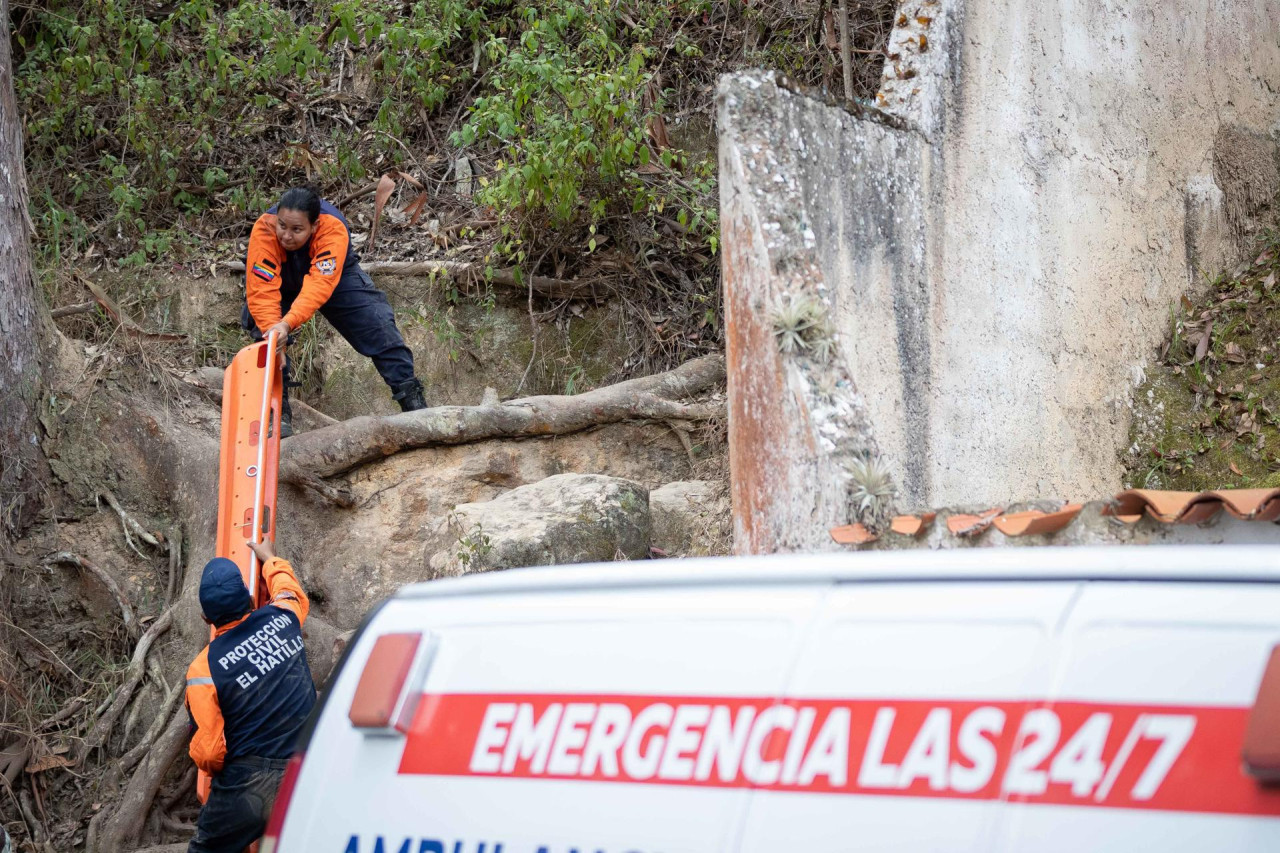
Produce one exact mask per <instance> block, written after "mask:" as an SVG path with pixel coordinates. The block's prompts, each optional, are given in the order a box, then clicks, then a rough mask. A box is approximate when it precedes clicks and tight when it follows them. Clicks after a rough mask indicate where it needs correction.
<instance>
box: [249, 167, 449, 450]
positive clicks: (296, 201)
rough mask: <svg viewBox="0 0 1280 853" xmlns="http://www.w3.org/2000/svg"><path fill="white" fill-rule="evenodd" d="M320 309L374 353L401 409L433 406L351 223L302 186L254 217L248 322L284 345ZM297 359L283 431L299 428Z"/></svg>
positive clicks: (254, 332)
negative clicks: (294, 407) (294, 393)
mask: <svg viewBox="0 0 1280 853" xmlns="http://www.w3.org/2000/svg"><path fill="white" fill-rule="evenodd" d="M316 311H319V312H320V313H321V314H323V315H324V317H325V319H326V320H328V321H329V324H330V325H331V326H333V327H334V328H335V329H337V330H338V334H340V335H342V337H344V338H346V340H347V343H349V344H351V346H352V348H354V349H355V351H356V352H358V353H360V354H361V355H365V356H368V357H369V358H371V359H372V360H373V366H374V367H376V368H377V369H378V373H379V374H380V375H381V376H382V380H383V381H384V382H386V383H387V386H388V387H390V388H391V396H392V398H393V399H394V400H395V401H396V402H397V403H399V404H400V409H401V411H405V412H409V411H413V410H415V409H425V408H426V407H427V403H426V400H425V399H424V398H423V395H422V383H421V382H420V381H418V379H417V377H416V376H414V373H413V353H412V352H411V351H410V350H409V348H408V347H407V346H405V343H404V338H402V337H401V336H400V330H399V329H397V328H396V318H395V313H394V312H393V311H392V310H391V304H390V303H389V302H387V297H386V294H384V293H383V292H382V291H381V290H378V288H376V287H374V285H373V281H372V280H371V279H370V278H369V275H368V274H367V273H366V272H365V271H364V270H362V269H361V268H360V256H359V255H358V254H356V251H355V249H354V248H353V247H352V245H351V229H350V227H349V226H348V225H347V220H346V219H345V218H344V217H343V215H342V214H341V213H340V212H339V211H338V209H337V208H336V207H334V206H333V205H332V204H330V203H329V202H327V201H323V200H322V199H321V198H320V197H319V196H318V195H316V194H315V193H314V192H313V191H312V190H310V189H308V188H306V187H294V188H293V189H291V190H289V191H288V192H286V193H285V194H284V195H283V196H281V198H280V203H279V204H277V205H276V206H275V207H272V208H271V209H270V210H268V211H267V212H266V213H264V214H263V215H262V216H260V217H258V221H257V222H256V223H254V226H253V232H252V233H251V234H250V235H249V253H248V256H247V257H246V258H245V305H244V310H243V311H242V312H241V324H242V325H243V326H244V328H245V329H246V330H248V332H249V334H250V335H251V336H252V337H253V339H254V340H262V339H264V338H265V337H266V335H267V333H268V332H271V331H277V332H279V333H280V334H281V337H280V341H279V343H280V344H284V343H285V341H286V340H287V338H288V336H289V335H292V334H293V333H294V332H296V331H297V330H298V329H299V328H300V327H301V326H302V324H303V323H305V322H307V321H308V320H310V319H311V315H313V314H315V313H316ZM288 388H289V366H288V363H287V362H286V364H285V368H284V389H285V394H286V397H285V400H284V401H283V405H282V406H281V413H280V420H281V431H280V434H281V435H282V436H288V435H291V434H292V432H293V422H292V421H293V418H292V413H291V412H290V409H289V401H288V396H287V395H288Z"/></svg>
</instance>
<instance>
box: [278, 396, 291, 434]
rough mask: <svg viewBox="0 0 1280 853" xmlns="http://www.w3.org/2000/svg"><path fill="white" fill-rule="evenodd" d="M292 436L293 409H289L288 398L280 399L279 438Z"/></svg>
mask: <svg viewBox="0 0 1280 853" xmlns="http://www.w3.org/2000/svg"><path fill="white" fill-rule="evenodd" d="M291 435H293V409H290V408H289V398H288V397H282V398H281V400H280V437H281V438H288V437H289V436H291Z"/></svg>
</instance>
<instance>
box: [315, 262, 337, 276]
mask: <svg viewBox="0 0 1280 853" xmlns="http://www.w3.org/2000/svg"><path fill="white" fill-rule="evenodd" d="M337 268H338V260H337V258H325V259H324V260H323V261H316V269H317V270H319V272H320V275H333V271H334V270H336V269H337Z"/></svg>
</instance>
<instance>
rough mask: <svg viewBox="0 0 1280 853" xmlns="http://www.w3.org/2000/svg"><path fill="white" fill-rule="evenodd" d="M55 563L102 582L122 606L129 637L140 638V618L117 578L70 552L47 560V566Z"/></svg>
mask: <svg viewBox="0 0 1280 853" xmlns="http://www.w3.org/2000/svg"><path fill="white" fill-rule="evenodd" d="M55 563H64V564H66V565H71V566H79V567H80V568H82V569H84V570H85V571H86V572H88V573H89V574H91V575H93V576H94V577H96V578H97V579H98V580H100V581H102V585H103V586H105V587H106V588H107V590H108V591H109V592H110V593H111V596H112V597H113V598H115V600H116V603H117V604H118V605H120V616H121V618H122V619H123V620H124V627H125V630H127V631H128V632H129V636H131V637H136V636H138V631H139V629H138V617H136V616H134V614H133V607H131V606H130V605H129V599H127V598H125V597H124V593H123V592H121V591H120V586H119V584H117V583H116V581H115V578H113V577H111V575H109V574H107V573H106V572H104V571H103V570H102V569H100V568H98V567H97V566H95V565H94V564H93V563H91V562H89V561H88V560H86V559H85V558H84V557H81V556H79V555H78V554H72V553H71V552H70V551H59V552H58V553H56V554H52V555H50V556H49V557H47V558H46V559H45V565H53V564H55Z"/></svg>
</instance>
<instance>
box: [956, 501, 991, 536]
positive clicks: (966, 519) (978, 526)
mask: <svg viewBox="0 0 1280 853" xmlns="http://www.w3.org/2000/svg"><path fill="white" fill-rule="evenodd" d="M1002 512H1004V508H1003V507H996V508H995V509H989V510H987V511H986V512H982V513H979V514H978V515H952V516H949V517H948V518H947V529H948V530H950V531H951V532H952V533H954V534H955V535H956V536H977V535H978V534H979V533H982V532H984V531H985V530H986V529H987V528H988V527H990V526H991V522H993V521H995V520H996V516H998V515H1000V513H1002Z"/></svg>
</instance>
